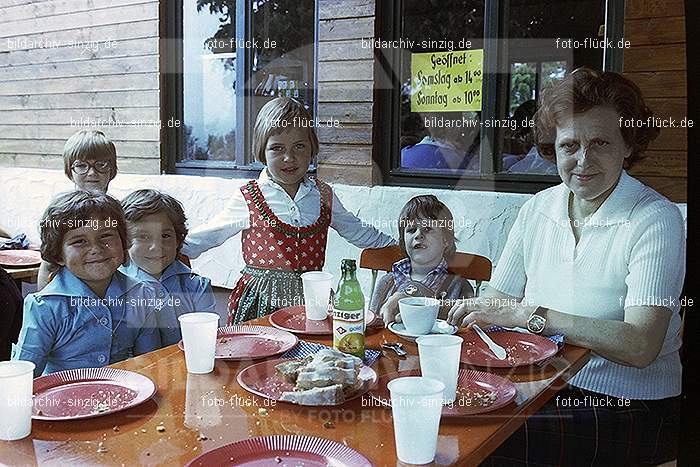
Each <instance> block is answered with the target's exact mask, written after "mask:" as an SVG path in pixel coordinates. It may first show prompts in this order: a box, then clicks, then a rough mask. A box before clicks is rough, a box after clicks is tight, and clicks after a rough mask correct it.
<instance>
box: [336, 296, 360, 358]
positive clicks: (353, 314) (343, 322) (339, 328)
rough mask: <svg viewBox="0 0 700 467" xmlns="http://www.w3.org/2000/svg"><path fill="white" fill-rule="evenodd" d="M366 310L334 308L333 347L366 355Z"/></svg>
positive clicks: (353, 353) (356, 354)
mask: <svg viewBox="0 0 700 467" xmlns="http://www.w3.org/2000/svg"><path fill="white" fill-rule="evenodd" d="M364 328H365V312H364V310H338V309H337V308H333V347H334V348H336V349H337V350H340V351H341V352H345V353H347V354H351V355H354V356H356V357H359V358H364V357H365V329H364Z"/></svg>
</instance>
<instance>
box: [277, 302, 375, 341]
mask: <svg viewBox="0 0 700 467" xmlns="http://www.w3.org/2000/svg"><path fill="white" fill-rule="evenodd" d="M376 317H377V316H376V315H375V314H374V312H372V311H370V310H367V311H365V323H366V324H370V323H372V322H373V321H374V319H375V318H376ZM269 320H270V324H271V325H273V326H274V327H276V328H277V329H282V330H284V331H289V332H293V333H295V334H309V335H317V336H325V335H327V336H330V335H332V334H333V318H332V317H331V315H328V318H326V319H324V320H322V321H316V320H311V319H306V310H305V309H304V305H299V306H290V307H287V308H280V309H279V310H277V311H275V312H274V313H272V314H271V315H270V316H269Z"/></svg>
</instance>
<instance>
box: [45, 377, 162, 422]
mask: <svg viewBox="0 0 700 467" xmlns="http://www.w3.org/2000/svg"><path fill="white" fill-rule="evenodd" d="M155 393H156V385H155V383H154V382H153V381H152V380H151V379H150V378H148V377H146V376H144V375H142V374H139V373H134V372H133V371H127V370H119V369H116V368H107V367H105V368H80V369H76V370H65V371H58V372H56V373H51V374H49V375H46V376H41V377H39V378H36V379H35V380H34V407H33V410H32V418H33V419H35V420H50V421H57V420H78V419H82V418H93V417H101V416H103V415H109V414H113V413H115V412H120V411H122V410H126V409H129V408H131V407H135V406H137V405H139V404H142V403H143V402H146V401H147V400H148V399H150V398H151V397H153V395H154V394H155Z"/></svg>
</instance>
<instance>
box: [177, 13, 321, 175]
mask: <svg viewBox="0 0 700 467" xmlns="http://www.w3.org/2000/svg"><path fill="white" fill-rule="evenodd" d="M179 5H180V7H178V8H174V9H173V10H170V9H168V10H166V14H168V17H167V18H166V25H167V26H168V28H169V30H168V33H167V37H168V38H173V40H168V41H166V54H167V55H166V57H167V58H168V62H169V63H170V65H169V68H168V69H167V70H166V82H167V84H166V94H167V95H166V100H167V102H168V109H169V111H171V112H173V113H174V114H175V115H174V116H175V118H176V119H178V120H179V121H180V122H182V125H181V126H180V128H172V129H167V135H166V141H165V145H166V146H165V147H167V148H171V147H174V148H177V150H176V151H174V152H173V154H170V155H169V161H168V162H169V163H168V166H167V169H168V170H169V171H170V172H175V173H195V174H203V173H205V172H206V173H209V174H210V173H212V171H214V172H215V173H216V172H218V173H219V174H221V175H224V176H226V175H231V176H235V175H236V173H235V170H244V171H249V170H255V169H260V168H261V165H260V164H259V163H257V162H256V161H255V160H254V159H253V156H252V151H251V139H252V127H253V122H254V121H255V117H256V116H257V112H258V111H259V110H260V108H261V107H262V106H263V105H264V104H265V103H266V102H268V101H270V100H271V99H273V98H275V97H278V96H288V97H293V98H295V99H297V100H299V101H301V102H303V103H305V105H306V106H307V108H309V109H310V110H311V111H312V112H313V109H314V101H315V91H314V89H315V86H314V80H315V73H314V70H315V67H314V57H315V47H314V43H315V40H314V39H315V30H316V28H315V22H316V20H315V17H316V1H315V0H255V1H244V0H180V3H179ZM222 171H226V172H222ZM240 176H250V175H249V174H248V175H246V174H245V173H243V174H240Z"/></svg>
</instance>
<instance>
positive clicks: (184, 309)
mask: <svg viewBox="0 0 700 467" xmlns="http://www.w3.org/2000/svg"><path fill="white" fill-rule="evenodd" d="M122 208H123V209H124V217H125V218H126V223H127V230H128V234H129V242H130V247H129V257H130V259H131V261H130V263H129V264H128V265H127V266H125V267H122V271H123V272H124V273H125V274H127V275H128V276H130V277H133V278H135V279H138V280H142V281H149V282H150V283H151V284H152V285H153V286H154V287H155V289H156V291H157V293H158V297H159V298H160V299H162V300H165V301H166V302H167V303H168V304H170V305H171V306H172V308H169V310H170V312H169V313H166V309H163V310H161V311H160V312H158V313H157V314H156V319H157V321H158V327H159V329H160V337H161V342H162V344H163V345H164V346H166V345H171V344H175V343H177V342H178V341H179V340H180V339H182V334H181V333H180V325H179V322H178V320H177V318H178V316H180V315H182V314H185V313H191V312H194V311H206V312H211V313H216V310H215V308H216V300H215V299H214V292H213V290H212V288H211V282H210V281H209V279H207V278H206V277H202V276H200V275H198V274H195V273H194V272H192V270H191V269H190V268H189V267H188V266H186V265H185V264H184V263H182V262H181V261H179V260H178V259H177V256H178V254H179V253H180V248H182V243H183V242H184V240H185V237H186V236H187V225H186V223H187V219H186V217H185V212H184V210H183V209H182V205H181V204H180V202H179V201H178V200H176V199H175V198H173V197H172V196H170V195H167V194H165V193H161V192H159V191H156V190H137V191H135V192H133V193H131V194H130V195H129V196H127V197H126V198H124V199H123V200H122Z"/></svg>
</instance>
